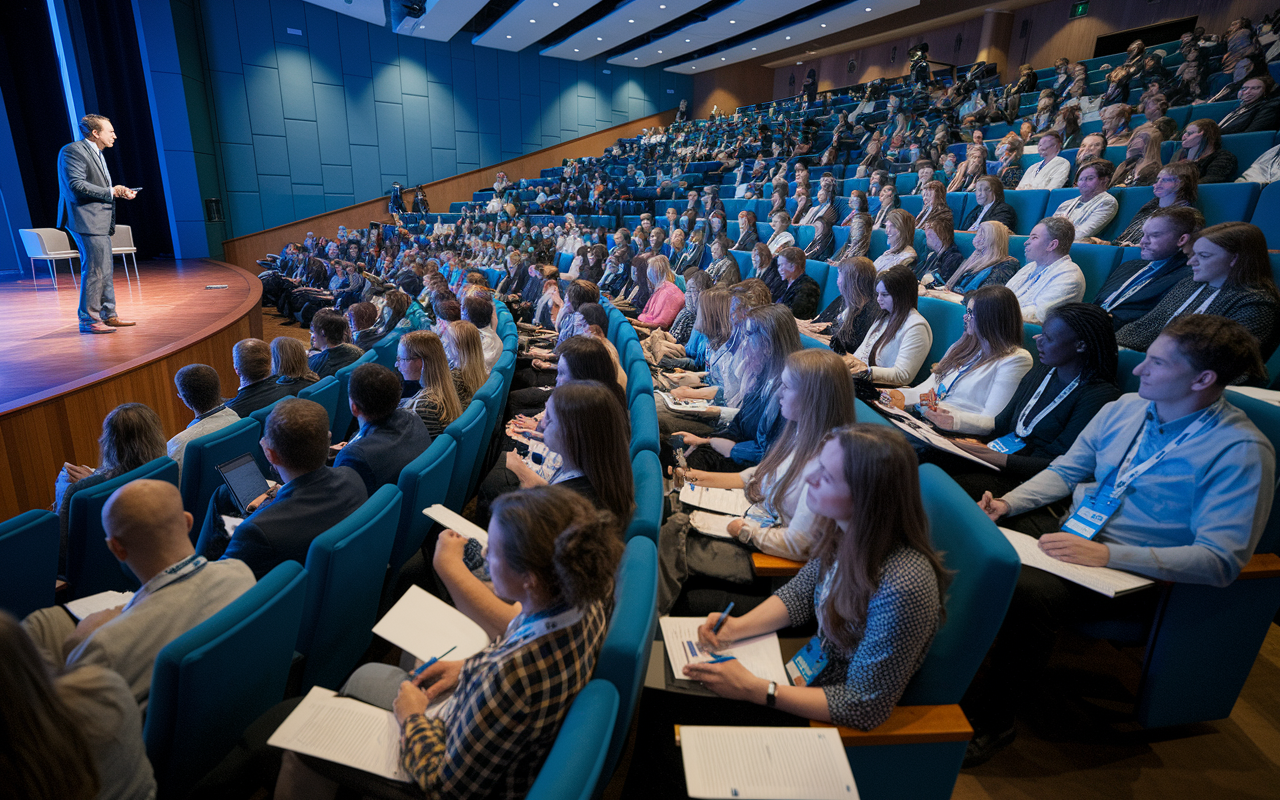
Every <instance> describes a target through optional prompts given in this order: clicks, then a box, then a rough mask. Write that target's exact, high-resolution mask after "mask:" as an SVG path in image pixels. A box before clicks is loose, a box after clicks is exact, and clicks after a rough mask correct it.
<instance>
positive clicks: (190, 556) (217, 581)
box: [22, 480, 254, 707]
mask: <svg viewBox="0 0 1280 800" xmlns="http://www.w3.org/2000/svg"><path fill="white" fill-rule="evenodd" d="M191 522H192V520H191V515H190V514H188V513H187V512H186V511H183V510H182V495H180V494H178V489H177V487H175V486H174V485H173V484H171V483H168V482H166V481H153V480H137V481H133V482H131V483H128V484H125V485H124V486H121V487H120V488H119V489H117V490H116V491H115V492H114V493H113V494H112V495H111V497H110V498H109V499H108V500H107V504H106V505H105V506H104V507H103V509H102V524H103V527H104V528H105V529H106V532H107V547H108V549H110V550H111V553H112V554H113V555H114V556H115V557H116V558H118V559H120V560H121V561H122V562H124V564H125V566H127V567H128V568H129V571H130V572H132V573H133V574H134V575H136V576H137V578H138V580H139V581H141V582H142V588H141V589H139V590H138V591H137V592H135V593H134V596H133V599H132V600H130V601H129V602H128V603H127V604H125V605H124V606H122V607H120V608H113V609H109V610H106V611H99V612H97V613H94V614H90V615H88V616H87V617H85V618H84V619H83V620H81V621H80V623H79V624H76V621H75V619H74V618H73V617H72V616H71V614H70V613H69V612H67V610H66V609H64V608H60V607H53V608H42V609H40V610H39V611H34V612H32V613H31V614H30V615H28V616H27V618H26V619H25V620H23V621H22V626H23V628H25V629H26V631H27V633H29V634H30V635H31V638H32V639H34V640H35V642H36V644H38V645H39V646H40V647H41V649H42V650H43V651H44V653H45V654H46V655H47V656H49V657H50V658H51V659H52V661H53V663H54V664H56V665H57V666H58V667H59V669H61V668H62V666H63V665H64V664H65V668H66V669H68V670H71V669H75V668H76V667H81V666H84V665H86V664H98V665H100V666H103V667H106V668H108V669H111V670H113V671H115V672H117V673H119V674H120V675H121V676H122V677H123V678H124V679H125V682H126V683H128V684H129V688H130V689H131V690H132V691H133V696H134V697H135V698H136V699H137V701H138V703H139V704H141V705H142V706H144V707H145V706H146V703H147V697H148V696H149V695H150V693H151V670H152V667H153V666H154V664H155V660H156V656H157V655H158V654H159V653H160V650H161V649H162V648H163V647H164V646H165V645H167V644H168V643H169V642H171V641H173V640H174V639H176V638H178V637H179V636H181V635H182V634H184V633H186V632H187V631H189V630H191V629H192V628H194V627H195V626H196V625H199V624H200V623H201V622H204V621H205V620H206V619H208V618H209V617H211V616H213V615H214V614H215V613H217V612H218V611H220V610H221V609H222V607H223V606H225V605H227V604H228V603H230V602H231V601H232V600H234V599H236V598H237V597H239V596H240V595H241V594H243V593H244V592H245V590H246V589H248V588H249V587H251V586H253V584H254V578H253V573H252V572H251V571H250V570H249V568H248V567H247V566H245V565H244V564H243V563H241V562H239V561H230V560H228V561H225V562H218V563H212V564H211V563H209V562H208V561H206V560H205V559H204V558H201V557H200V556H197V555H196V553H195V549H194V548H193V547H192V546H191V538H190V537H191Z"/></svg>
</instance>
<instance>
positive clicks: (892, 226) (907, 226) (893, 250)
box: [875, 208, 916, 272]
mask: <svg viewBox="0 0 1280 800" xmlns="http://www.w3.org/2000/svg"><path fill="white" fill-rule="evenodd" d="M884 234H885V239H886V241H887V244H888V247H887V248H886V249H885V251H884V252H883V253H881V254H880V255H879V256H877V257H876V260H875V265H876V272H884V271H885V270H887V269H889V268H890V267H896V266H899V265H901V266H906V267H910V266H913V265H914V264H915V260H916V249H915V247H914V246H913V245H914V244H915V239H916V218H915V217H913V216H911V212H909V211H906V210H904V209H901V208H895V209H894V210H892V211H890V212H889V216H888V218H887V223H886V225H885V228H884Z"/></svg>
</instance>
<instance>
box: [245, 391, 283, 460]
mask: <svg viewBox="0 0 1280 800" xmlns="http://www.w3.org/2000/svg"><path fill="white" fill-rule="evenodd" d="M288 399H290V398H288V397H281V398H280V400H277V401H276V402H275V403H272V404H271V405H269V406H264V407H262V408H260V409H258V410H257V411H252V412H250V413H249V418H250V419H253V420H255V421H257V423H258V428H259V430H263V431H265V430H266V429H267V417H269V416H271V412H272V411H274V410H275V408H276V405H277V404H278V403H279V402H280V401H281V400H288ZM253 458H254V460H255V461H257V462H258V469H260V470H262V474H263V475H265V476H267V477H268V478H271V477H273V476H274V470H275V468H274V467H272V466H271V463H270V462H269V461H267V454H266V453H264V452H263V451H262V445H261V443H259V444H258V446H257V447H255V448H253Z"/></svg>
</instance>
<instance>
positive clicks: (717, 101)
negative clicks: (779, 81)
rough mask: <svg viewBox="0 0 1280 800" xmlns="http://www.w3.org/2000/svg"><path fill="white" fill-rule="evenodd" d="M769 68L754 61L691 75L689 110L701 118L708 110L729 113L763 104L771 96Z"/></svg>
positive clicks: (771, 73) (771, 74) (707, 114)
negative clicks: (746, 106) (759, 65)
mask: <svg viewBox="0 0 1280 800" xmlns="http://www.w3.org/2000/svg"><path fill="white" fill-rule="evenodd" d="M773 79H774V76H773V70H770V69H767V68H765V67H758V66H756V65H755V64H748V63H742V64H732V65H730V66H727V67H721V68H719V69H717V70H714V71H712V72H708V73H706V74H705V75H695V76H694V78H693V99H692V100H691V101H690V102H689V112H690V114H691V115H692V116H694V117H695V118H700V119H705V118H706V117H708V116H710V114H711V109H712V108H713V107H715V106H719V107H720V110H721V111H728V112H729V113H733V110H734V109H736V108H739V107H740V106H745V105H751V104H753V103H764V102H767V101H769V100H772V99H773V94H772V91H773V90H772V86H773Z"/></svg>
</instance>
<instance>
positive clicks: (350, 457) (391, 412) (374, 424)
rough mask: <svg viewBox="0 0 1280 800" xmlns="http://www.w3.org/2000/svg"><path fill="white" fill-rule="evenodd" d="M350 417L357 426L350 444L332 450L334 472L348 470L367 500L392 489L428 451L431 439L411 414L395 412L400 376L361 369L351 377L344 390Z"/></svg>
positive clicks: (365, 366)
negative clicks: (359, 482) (387, 486)
mask: <svg viewBox="0 0 1280 800" xmlns="http://www.w3.org/2000/svg"><path fill="white" fill-rule="evenodd" d="M347 394H348V397H349V398H350V402H351V413H352V415H354V416H355V418H356V421H357V422H359V424H360V430H359V432H358V433H357V434H356V435H355V436H353V437H352V438H351V441H349V442H347V443H345V444H342V445H337V447H338V457H337V458H336V459H334V462H333V466H334V467H351V468H352V469H353V470H355V471H356V474H357V475H359V476H360V479H361V480H363V481H364V488H365V490H366V491H368V493H369V496H370V497H372V496H373V494H374V492H376V491H378V489H379V488H380V487H381V486H383V485H385V484H388V483H390V484H394V483H395V482H396V481H398V480H399V479H400V472H401V470H403V469H404V468H405V466H406V465H408V463H409V462H410V461H413V460H414V459H415V458H417V457H418V456H420V455H422V454H423V453H424V452H426V449H427V448H428V447H430V446H431V433H430V432H429V431H428V430H427V426H426V425H424V424H423V423H422V417H419V416H418V415H417V414H415V413H414V412H412V411H410V410H408V409H405V408H397V406H398V405H399V403H400V376H398V375H396V373H394V372H392V371H391V370H389V369H387V368H386V367H384V366H382V365H381V364H361V365H360V366H358V367H356V368H355V369H354V370H352V371H351V383H350V385H349V388H348V390H347Z"/></svg>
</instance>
